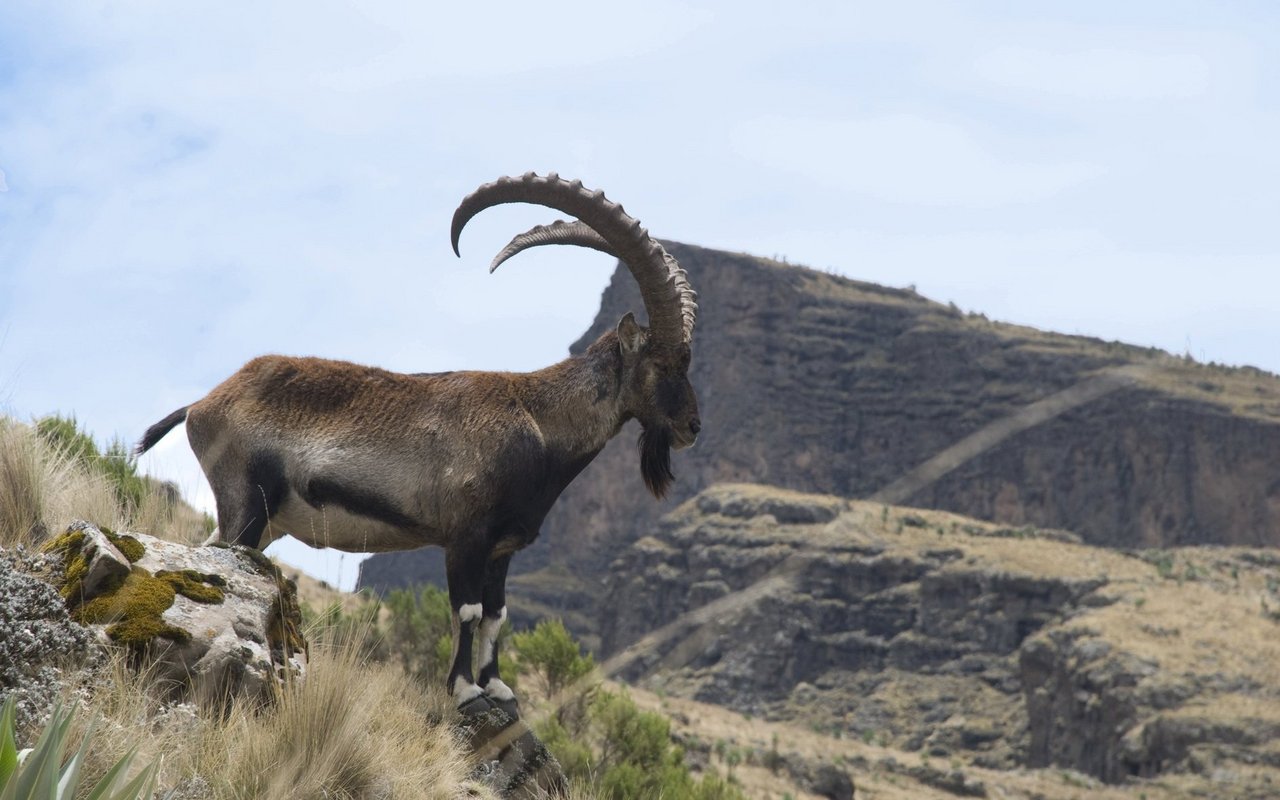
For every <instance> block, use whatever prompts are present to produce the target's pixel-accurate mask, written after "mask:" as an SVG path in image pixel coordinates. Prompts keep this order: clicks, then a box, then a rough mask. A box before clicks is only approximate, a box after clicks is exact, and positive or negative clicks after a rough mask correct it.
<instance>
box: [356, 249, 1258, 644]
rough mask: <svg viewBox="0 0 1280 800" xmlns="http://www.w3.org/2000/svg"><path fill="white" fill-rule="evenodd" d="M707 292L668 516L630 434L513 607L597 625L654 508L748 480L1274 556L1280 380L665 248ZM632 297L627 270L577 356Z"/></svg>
mask: <svg viewBox="0 0 1280 800" xmlns="http://www.w3.org/2000/svg"><path fill="white" fill-rule="evenodd" d="M668 247H669V249H670V250H671V252H672V253H673V254H675V255H676V256H677V257H678V258H679V260H680V262H681V264H682V265H684V266H685V268H686V269H687V270H688V272H689V275H690V277H691V280H692V281H693V283H694V285H695V286H696V287H697V288H698V291H699V293H700V299H699V303H700V313H699V319H698V329H697V333H696V336H695V341H694V360H693V367H692V379H693V382H694V385H695V387H696V388H697V391H698V394H699V401H700V403H701V407H702V418H703V420H704V429H703V433H702V435H701V438H700V441H699V443H698V446H697V447H695V448H694V449H692V450H690V451H685V452H682V453H679V454H676V456H675V458H674V467H675V471H676V474H677V481H676V483H675V485H674V487H673V491H672V496H671V497H670V498H669V499H668V500H667V501H666V502H665V503H658V502H655V501H654V500H653V499H652V498H651V497H650V496H648V494H647V493H646V492H645V491H644V488H643V485H642V484H641V482H640V477H639V469H638V459H637V456H636V452H635V438H636V434H637V432H638V429H637V427H636V425H635V423H631V424H630V425H628V426H627V428H626V429H625V430H624V431H623V433H622V434H621V435H620V436H618V437H617V438H616V439H614V440H613V441H611V442H610V443H609V445H608V447H606V448H605V450H604V452H602V453H601V454H600V456H599V457H598V458H597V459H596V460H595V462H593V463H592V464H591V465H590V466H589V467H588V468H587V469H586V470H585V471H584V472H583V473H582V475H580V476H579V477H578V479H577V480H576V481H575V482H574V483H573V485H571V486H570V487H569V489H568V490H567V491H566V492H565V494H564V495H563V497H562V498H561V499H560V501H559V502H558V503H557V504H556V506H555V508H553V509H552V512H551V515H550V516H549V517H548V519H547V521H546V523H545V525H544V526H543V532H542V537H541V538H540V539H539V541H538V542H537V543H535V544H534V545H533V546H532V547H531V548H529V549H528V550H527V551H525V552H523V553H521V554H520V555H519V556H517V558H516V559H515V561H514V563H513V569H514V571H515V573H516V574H517V575H518V576H522V577H520V578H519V579H518V580H517V581H516V584H515V585H514V586H513V590H512V592H511V595H512V601H513V606H515V607H516V608H517V610H519V609H520V608H523V609H524V610H525V612H526V618H527V617H528V615H529V614H530V613H532V614H540V613H557V614H561V615H565V616H566V617H567V618H569V619H572V620H575V621H576V626H577V629H578V630H579V632H581V633H584V634H590V633H592V632H593V631H594V621H593V617H594V614H593V612H592V607H593V602H594V601H593V598H594V597H595V596H596V595H597V593H598V590H599V584H600V580H601V579H602V577H603V576H604V574H605V572H606V569H607V567H608V565H609V563H610V562H611V561H612V560H613V559H614V558H616V557H617V556H618V555H619V554H620V553H621V552H622V551H623V550H624V549H625V548H626V547H627V546H628V545H630V544H631V543H632V542H634V541H635V540H636V539H637V538H639V537H640V536H642V535H644V534H645V533H646V532H647V531H648V529H649V528H650V526H652V524H653V523H654V522H655V521H656V520H657V519H658V518H659V517H660V516H661V515H662V514H663V513H665V512H666V511H669V510H671V509H672V508H674V507H675V506H676V505H678V504H679V503H681V502H683V501H684V500H687V499H688V498H689V497H692V496H693V495H694V494H696V493H697V492H699V491H701V490H702V489H704V488H706V487H707V486H710V485H712V484H713V483H717V482H724V481H748V482H753V483H766V484H771V485H775V486H781V487H787V488H793V489H797V490H802V491H815V492H824V493H831V494H835V495H839V496H844V497H872V496H875V497H877V498H878V499H881V500H884V501H886V502H894V503H902V504H908V505H915V506H924V507H935V508H942V509H947V510H951V511H956V512H958V513H964V514H967V515H970V516H974V517H978V518H981V519H987V520H994V521H999V522H1002V523H1006V524H1011V525H1024V524H1031V525H1037V526H1041V527H1058V528H1066V529H1070V530H1072V531H1075V532H1076V533H1078V534H1079V535H1081V536H1082V537H1084V539H1085V540H1086V541H1088V542H1091V543H1095V544H1101V545H1106V546H1113V547H1133V546H1149V547H1154V546H1163V545H1177V544H1192V543H1198V544H1208V543H1219V544H1240V545H1261V544H1280V480H1277V479H1276V475H1277V474H1280V379H1277V378H1276V377H1275V376H1273V375H1270V374H1267V373H1263V372H1260V371H1258V370H1253V369H1249V368H1242V369H1226V368H1221V367H1215V366H1207V365H1200V364H1196V363H1193V362H1190V361H1188V360H1185V359H1182V358H1176V357H1173V356H1170V355H1168V354H1166V353H1163V352H1160V351H1156V350H1150V349H1144V348H1137V347H1132V346H1128V345H1123V344H1118V343H1108V342H1102V341H1098V340H1096V339H1089V338H1085V337H1079V336H1065V335H1060V334H1053V333H1045V332H1042V331H1038V330H1034V329H1031V328H1026V327H1019V326H1014V325H1007V324H1002V323H994V322H990V321H988V320H987V319H985V318H984V317H981V316H977V315H966V314H962V313H960V312H959V311H957V310H956V309H954V308H952V307H949V306H947V305H943V304H940V303H937V302H933V301H931V300H927V299H925V298H923V297H920V296H919V295H917V294H915V293H914V292H911V291H906V290H900V289H890V288H885V287H881V286H876V285H872V284H868V283H862V282H858V281H853V280H849V279H846V278H841V277H837V276H833V275H829V274H826V273H823V272H818V271H815V270H810V269H806V268H803V267H796V266H790V265H785V264H781V263H778V262H775V261H770V260H767V259H762V258H756V257H753V256H748V255H743V254H735V253H726V252H720V251H715V250H707V249H703V248H699V247H692V246H688V245H681V244H677V243H669V244H668ZM641 309H642V305H641V303H640V301H639V297H638V293H637V291H636V289H635V285H634V282H633V281H632V280H631V278H630V276H629V274H628V273H627V272H626V271H625V270H621V269H620V270H619V271H617V272H615V274H614V277H613V280H612V282H611V283H610V285H609V287H608V288H607V289H606V290H605V293H604V297H603V300H602V302H601V308H600V313H599V314H598V315H597V318H596V321H595V322H594V323H593V325H592V326H591V328H590V330H588V331H587V332H586V334H584V336H583V337H582V338H581V339H580V340H579V341H578V342H576V343H575V344H574V345H573V347H572V348H571V349H572V350H573V351H574V352H580V351H582V350H583V349H584V348H585V347H586V345H587V344H588V343H589V342H591V341H593V340H594V339H595V337H596V336H598V335H599V334H600V333H601V332H603V331H604V330H606V329H608V328H610V327H612V326H614V325H615V324H616V323H617V321H618V319H619V318H620V317H621V316H622V315H623V314H624V313H625V312H626V311H628V310H636V311H639V310H641ZM441 576H442V570H441V568H440V556H439V552H438V551H434V550H431V549H428V550H424V551H420V552H417V553H410V554H394V555H379V556H375V557H374V558H372V559H370V560H369V561H367V562H365V564H364V566H363V569H362V572H361V585H362V586H371V587H374V588H378V589H383V588H386V587H390V586H398V585H406V584H412V583H416V582H420V581H422V580H424V579H432V580H436V581H440V580H441Z"/></svg>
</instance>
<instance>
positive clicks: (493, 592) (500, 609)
mask: <svg viewBox="0 0 1280 800" xmlns="http://www.w3.org/2000/svg"><path fill="white" fill-rule="evenodd" d="M510 563H511V556H510V555H505V556H499V557H498V558H495V559H493V560H492V561H490V562H489V565H488V569H487V570H486V571H485V579H484V600H483V605H484V617H483V619H481V620H480V687H481V688H482V689H484V693H485V694H486V695H488V696H489V697H491V698H493V699H494V700H497V701H498V702H500V703H504V704H506V703H510V704H511V711H514V710H515V694H514V693H513V692H512V691H511V687H509V686H507V684H506V683H504V682H503V680H502V678H501V677H499V675H498V634H499V633H501V631H502V623H503V622H505V621H506V619H507V567H508V566H509V565H510ZM513 716H514V714H513Z"/></svg>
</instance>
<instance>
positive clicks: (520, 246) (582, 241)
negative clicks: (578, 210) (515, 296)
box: [489, 219, 618, 272]
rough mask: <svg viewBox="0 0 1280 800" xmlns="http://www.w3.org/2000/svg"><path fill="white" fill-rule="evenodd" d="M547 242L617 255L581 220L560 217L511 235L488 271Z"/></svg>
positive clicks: (602, 238) (601, 237) (490, 263)
mask: <svg viewBox="0 0 1280 800" xmlns="http://www.w3.org/2000/svg"><path fill="white" fill-rule="evenodd" d="M548 244H572V245H577V246H578V247H590V248H591V249H593V250H599V251H600V252H601V253H606V254H608V255H611V256H613V257H614V258H617V257H618V254H617V253H616V252H614V249H613V248H612V247H611V246H610V245H609V243H608V242H606V241H605V240H604V237H603V236H601V235H600V234H598V233H596V232H595V231H593V230H592V229H591V227H590V226H589V225H587V224H586V223H584V222H582V221H581V220H574V221H573V222H565V221H564V220H562V219H558V220H556V221H555V222H553V223H551V224H550V225H535V226H534V227H532V228H530V229H529V230H527V231H525V232H524V233H521V234H518V235H517V236H515V237H513V238H512V239H511V241H509V242H507V246H506V247H504V248H502V249H501V250H499V251H498V254H497V255H496V256H494V257H493V261H491V262H489V271H490V272H493V271H494V270H495V269H497V268H498V267H499V266H501V265H502V262H504V261H506V260H507V259H509V258H511V257H512V256H514V255H515V254H516V253H519V252H521V251H522V250H528V249H529V248H530V247H541V246H543V245H548Z"/></svg>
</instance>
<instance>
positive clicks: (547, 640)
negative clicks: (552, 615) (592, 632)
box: [499, 619, 596, 696]
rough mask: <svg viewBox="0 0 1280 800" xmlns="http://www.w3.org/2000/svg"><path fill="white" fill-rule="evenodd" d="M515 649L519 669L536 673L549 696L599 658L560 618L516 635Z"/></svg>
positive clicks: (512, 645) (577, 677)
mask: <svg viewBox="0 0 1280 800" xmlns="http://www.w3.org/2000/svg"><path fill="white" fill-rule="evenodd" d="M511 649H512V650H513V651H515V653H516V657H517V658H516V670H517V672H518V673H519V674H520V675H525V674H528V673H533V674H534V675H536V676H537V677H538V680H539V681H541V683H542V687H543V689H545V690H546V693H547V695H548V696H551V695H555V694H556V693H557V692H559V691H560V690H561V689H563V688H564V687H566V686H568V685H569V684H571V683H573V682H575V681H577V680H578V679H580V678H582V677H585V676H586V675H587V674H589V673H590V672H591V671H592V670H593V669H595V668H596V662H595V659H594V658H592V657H591V654H590V653H585V654H584V653H583V652H582V648H581V646H580V645H579V644H578V642H577V641H575V640H574V638H573V636H572V635H571V634H570V633H569V630H568V629H567V628H565V626H564V623H563V622H561V621H560V620H558V619H548V620H542V621H541V622H539V623H538V625H537V626H536V627H535V628H534V629H533V630H531V631H522V632H520V633H517V634H515V635H513V636H512V637H511ZM499 667H501V665H499Z"/></svg>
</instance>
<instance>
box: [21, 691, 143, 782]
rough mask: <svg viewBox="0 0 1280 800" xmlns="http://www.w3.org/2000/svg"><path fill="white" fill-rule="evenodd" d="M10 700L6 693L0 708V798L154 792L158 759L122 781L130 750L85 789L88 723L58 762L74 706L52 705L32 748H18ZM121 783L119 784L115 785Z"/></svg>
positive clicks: (89, 738)
mask: <svg viewBox="0 0 1280 800" xmlns="http://www.w3.org/2000/svg"><path fill="white" fill-rule="evenodd" d="M15 713H16V704H15V702H14V698H13V697H9V698H8V699H7V700H6V701H5V704H4V709H3V710H2V711H0V800H71V798H74V797H77V796H80V795H83V796H84V797H86V798H87V800H138V799H139V798H149V797H151V796H152V794H153V793H154V792H155V784H156V773H157V772H158V770H159V762H153V763H152V764H150V765H148V766H147V767H145V768H144V769H143V770H142V771H141V772H139V773H138V774H137V775H135V776H134V777H133V779H132V780H129V781H128V782H127V783H125V782H124V781H125V778H126V776H127V775H128V773H129V768H130V766H132V762H133V754H132V753H130V754H127V755H125V756H124V757H123V758H121V759H120V760H119V761H117V762H116V763H115V764H114V765H113V766H112V767H111V768H110V769H109V770H107V773H106V774H105V775H103V776H102V779H101V780H99V781H98V783H97V784H96V785H94V787H93V788H92V789H89V790H88V793H87V794H85V793H84V790H83V789H82V787H81V776H80V769H81V767H82V766H83V765H84V761H85V757H86V756H88V754H89V748H90V746H91V745H92V743H93V725H92V724H90V726H89V729H88V730H87V731H86V732H85V734H84V738H83V739H82V740H81V741H80V747H79V748H78V749H77V750H76V753H75V755H73V756H72V757H71V759H70V760H69V761H67V762H66V763H65V764H63V757H64V755H65V754H66V749H67V739H68V735H69V734H70V731H71V722H72V719H73V718H74V717H75V711H74V709H71V710H67V709H63V708H61V707H57V708H54V710H53V713H52V715H51V716H50V718H49V722H48V723H47V724H46V725H45V728H44V730H43V731H41V733H40V736H39V738H38V739H37V740H36V744H35V746H34V747H32V748H30V749H29V750H23V751H22V752H21V753H19V752H18V749H17V745H16V743H15V736H14V721H15ZM122 783H123V785H121V784H122Z"/></svg>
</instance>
